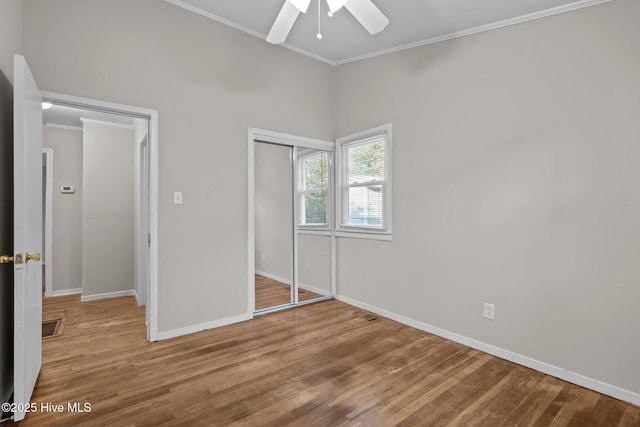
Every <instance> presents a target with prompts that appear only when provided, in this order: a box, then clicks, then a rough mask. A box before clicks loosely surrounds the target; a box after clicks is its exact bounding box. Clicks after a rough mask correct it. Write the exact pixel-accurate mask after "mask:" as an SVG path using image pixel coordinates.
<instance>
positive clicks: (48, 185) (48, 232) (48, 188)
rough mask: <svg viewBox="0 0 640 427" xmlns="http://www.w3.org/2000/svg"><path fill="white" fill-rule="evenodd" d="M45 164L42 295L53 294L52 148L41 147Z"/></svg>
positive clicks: (49, 295) (48, 295)
mask: <svg viewBox="0 0 640 427" xmlns="http://www.w3.org/2000/svg"><path fill="white" fill-rule="evenodd" d="M42 154H44V155H45V159H46V165H47V175H46V179H45V187H44V188H43V189H42V191H43V192H44V195H45V196H44V200H45V204H44V266H45V267H44V296H45V297H51V296H53V149H52V148H43V149H42Z"/></svg>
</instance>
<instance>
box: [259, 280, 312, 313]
mask: <svg viewBox="0 0 640 427" xmlns="http://www.w3.org/2000/svg"><path fill="white" fill-rule="evenodd" d="M255 280H256V310H262V309H263V308H269V307H275V306H278V305H283V304H289V303H290V302H291V286H289V285H287V284H286V283H282V282H278V281H277V280H273V279H269V278H267V277H264V276H260V275H259V274H256V279H255ZM320 296H322V295H319V294H316V293H314V292H311V291H307V290H304V289H300V288H298V301H308V300H310V299H314V298H318V297H320Z"/></svg>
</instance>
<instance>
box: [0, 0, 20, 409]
mask: <svg viewBox="0 0 640 427" xmlns="http://www.w3.org/2000/svg"><path fill="white" fill-rule="evenodd" d="M21 15H22V9H21V2H20V0H2V1H0V180H1V182H13V88H12V86H11V82H13V55H14V54H15V53H22V19H21ZM5 76H6V78H5ZM12 252H13V185H3V186H0V254H1V255H7V254H11V253H12ZM0 347H1V348H2V349H3V351H1V352H0V400H1V401H2V402H5V401H6V400H7V399H8V397H9V395H10V394H11V392H12V391H13V268H12V264H9V265H4V266H0Z"/></svg>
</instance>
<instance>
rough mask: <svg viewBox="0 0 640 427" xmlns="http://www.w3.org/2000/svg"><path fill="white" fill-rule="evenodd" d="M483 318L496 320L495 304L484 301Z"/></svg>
mask: <svg viewBox="0 0 640 427" xmlns="http://www.w3.org/2000/svg"><path fill="white" fill-rule="evenodd" d="M484 318H485V319H489V320H496V306H495V305H493V304H490V303H488V302H485V303H484Z"/></svg>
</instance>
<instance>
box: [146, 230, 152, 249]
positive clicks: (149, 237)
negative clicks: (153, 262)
mask: <svg viewBox="0 0 640 427" xmlns="http://www.w3.org/2000/svg"><path fill="white" fill-rule="evenodd" d="M147 247H149V248H150V247H151V233H147Z"/></svg>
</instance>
